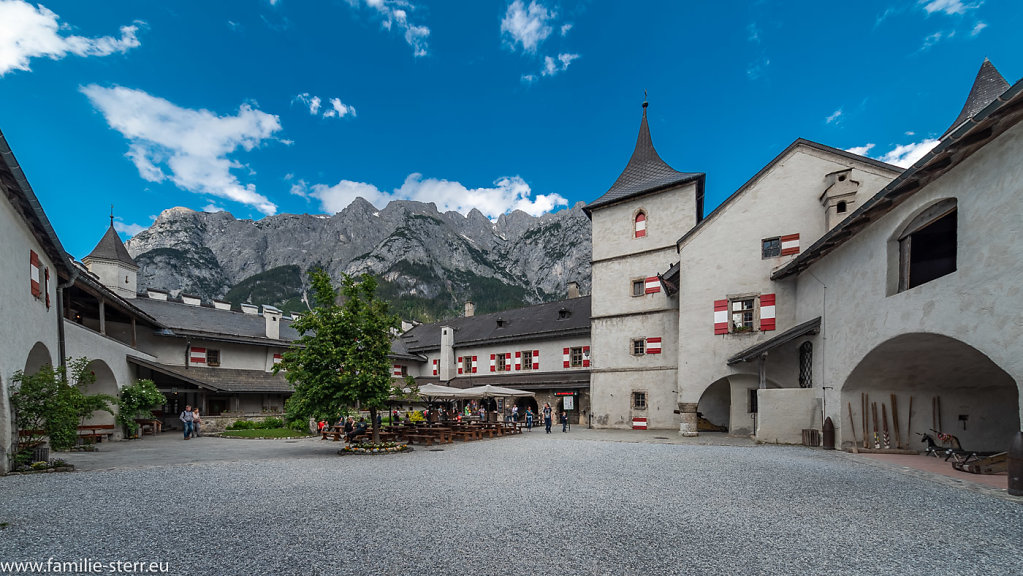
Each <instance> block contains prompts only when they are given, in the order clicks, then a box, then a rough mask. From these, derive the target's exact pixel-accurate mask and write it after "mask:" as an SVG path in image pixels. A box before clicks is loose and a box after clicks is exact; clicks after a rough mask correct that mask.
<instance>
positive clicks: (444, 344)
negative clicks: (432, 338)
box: [437, 326, 456, 382]
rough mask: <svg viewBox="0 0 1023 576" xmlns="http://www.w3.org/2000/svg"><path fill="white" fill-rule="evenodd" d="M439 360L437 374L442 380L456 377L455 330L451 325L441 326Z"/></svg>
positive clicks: (445, 380)
mask: <svg viewBox="0 0 1023 576" xmlns="http://www.w3.org/2000/svg"><path fill="white" fill-rule="evenodd" d="M438 360H439V362H437V368H438V370H437V375H438V376H439V377H440V381H441V382H447V381H449V380H451V379H452V378H454V377H455V374H456V367H455V330H454V329H453V328H452V327H451V326H441V327H440V358H439V359H438Z"/></svg>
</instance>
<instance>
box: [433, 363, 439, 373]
mask: <svg viewBox="0 0 1023 576" xmlns="http://www.w3.org/2000/svg"><path fill="white" fill-rule="evenodd" d="M437 363H438V360H436V359H435V360H434V361H433V375H434V376H436V375H437Z"/></svg>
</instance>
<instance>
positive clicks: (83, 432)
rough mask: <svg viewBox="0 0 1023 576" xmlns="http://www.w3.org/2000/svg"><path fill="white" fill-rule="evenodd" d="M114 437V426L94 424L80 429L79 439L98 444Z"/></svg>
mask: <svg viewBox="0 0 1023 576" xmlns="http://www.w3.org/2000/svg"><path fill="white" fill-rule="evenodd" d="M113 435H114V425H113V424H92V425H88V426H79V427H78V437H79V438H83V439H86V440H93V441H94V442H96V443H97V444H99V443H100V442H102V441H103V438H104V437H106V438H107V439H108V440H109V439H110V438H109V437H110V436H113Z"/></svg>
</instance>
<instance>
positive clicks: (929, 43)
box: [919, 30, 956, 52]
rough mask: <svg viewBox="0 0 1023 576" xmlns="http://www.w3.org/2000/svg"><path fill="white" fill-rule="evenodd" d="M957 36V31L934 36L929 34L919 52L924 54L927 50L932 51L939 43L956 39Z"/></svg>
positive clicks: (937, 33)
mask: <svg viewBox="0 0 1023 576" xmlns="http://www.w3.org/2000/svg"><path fill="white" fill-rule="evenodd" d="M955 35H956V33H955V30H952V31H951V32H935V33H934V34H929V35H927V36H926V37H925V38H924V43H923V44H922V45H921V46H920V50H919V51H920V52H924V51H926V50H930V49H931V48H932V47H933V46H934V45H935V44H937V43H938V42H941V41H942V40H949V39H951V38H954V37H955Z"/></svg>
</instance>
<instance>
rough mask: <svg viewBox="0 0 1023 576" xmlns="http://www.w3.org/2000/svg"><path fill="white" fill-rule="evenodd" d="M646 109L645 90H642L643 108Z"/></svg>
mask: <svg viewBox="0 0 1023 576" xmlns="http://www.w3.org/2000/svg"><path fill="white" fill-rule="evenodd" d="M646 107H647V101H646V88H644V89H643V108H644V109H645V108H646Z"/></svg>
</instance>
